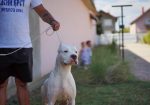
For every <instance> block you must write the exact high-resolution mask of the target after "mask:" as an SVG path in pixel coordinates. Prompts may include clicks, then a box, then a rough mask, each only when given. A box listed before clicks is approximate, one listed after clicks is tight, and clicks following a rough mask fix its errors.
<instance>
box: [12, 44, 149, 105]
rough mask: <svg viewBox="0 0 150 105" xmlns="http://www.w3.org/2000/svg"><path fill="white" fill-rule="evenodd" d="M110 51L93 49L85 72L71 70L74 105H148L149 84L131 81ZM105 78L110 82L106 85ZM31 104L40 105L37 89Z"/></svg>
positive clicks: (124, 68) (77, 69) (125, 66)
mask: <svg viewBox="0 0 150 105" xmlns="http://www.w3.org/2000/svg"><path fill="white" fill-rule="evenodd" d="M111 48H112V47H111V46H100V47H96V48H94V49H93V58H92V65H91V66H90V67H89V69H88V70H84V69H82V68H78V67H73V68H72V73H73V75H74V79H75V81H76V86H77V96H76V105H150V82H143V81H138V80H136V79H134V77H133V76H132V75H131V74H130V73H129V72H128V70H129V67H128V63H127V62H125V63H122V62H121V59H120V57H119V56H118V54H117V52H116V51H114V50H111ZM108 74H109V75H108ZM94 76H96V77H94ZM106 76H109V77H110V80H111V82H108V81H107V82H106V80H105V79H106V78H105V77H106ZM122 79H123V80H122ZM124 79H125V80H124ZM9 105H18V104H17V99H16V98H11V99H10V100H9ZM31 105H42V104H41V95H40V88H38V89H36V90H35V91H33V92H31Z"/></svg>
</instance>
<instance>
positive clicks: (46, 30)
mask: <svg viewBox="0 0 150 105" xmlns="http://www.w3.org/2000/svg"><path fill="white" fill-rule="evenodd" d="M50 29H52V28H51V27H48V28H46V29H45V30H44V31H43V32H42V33H40V34H39V36H37V37H35V38H34V39H33V40H31V42H28V43H26V44H24V45H23V46H22V47H20V48H17V49H16V50H14V51H12V52H9V53H6V54H0V56H8V55H11V54H13V53H15V52H17V51H19V50H21V49H23V48H24V47H25V46H27V45H29V44H31V43H32V42H34V41H36V40H37V39H38V38H39V37H41V35H43V34H44V33H46V35H47V36H52V35H53V34H54V32H55V31H53V32H52V33H50V34H49V33H48V31H49V30H50ZM56 35H57V37H58V40H59V42H60V43H61V39H60V37H59V34H58V32H57V31H56Z"/></svg>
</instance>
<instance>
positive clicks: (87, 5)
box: [82, 0, 97, 14]
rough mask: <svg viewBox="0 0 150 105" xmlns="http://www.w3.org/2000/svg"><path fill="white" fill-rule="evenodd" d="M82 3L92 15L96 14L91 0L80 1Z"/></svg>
mask: <svg viewBox="0 0 150 105" xmlns="http://www.w3.org/2000/svg"><path fill="white" fill-rule="evenodd" d="M82 2H83V3H84V5H85V6H86V7H87V8H88V9H89V10H90V11H92V12H93V13H95V14H96V13H97V12H96V8H95V5H94V3H93V0H82Z"/></svg>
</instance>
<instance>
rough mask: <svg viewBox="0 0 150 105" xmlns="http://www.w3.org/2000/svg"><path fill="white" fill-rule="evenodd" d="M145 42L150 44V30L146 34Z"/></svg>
mask: <svg viewBox="0 0 150 105" xmlns="http://www.w3.org/2000/svg"><path fill="white" fill-rule="evenodd" d="M143 42H144V43H146V44H150V31H149V32H148V33H146V34H145V35H144V37H143Z"/></svg>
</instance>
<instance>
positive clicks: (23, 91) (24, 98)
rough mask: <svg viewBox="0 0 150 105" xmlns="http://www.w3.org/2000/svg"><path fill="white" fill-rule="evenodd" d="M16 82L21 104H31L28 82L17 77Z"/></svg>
mask: <svg viewBox="0 0 150 105" xmlns="http://www.w3.org/2000/svg"><path fill="white" fill-rule="evenodd" d="M15 82H16V87H17V96H18V100H19V105H30V99H29V92H28V88H27V83H24V82H22V81H21V80H19V79H15Z"/></svg>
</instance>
